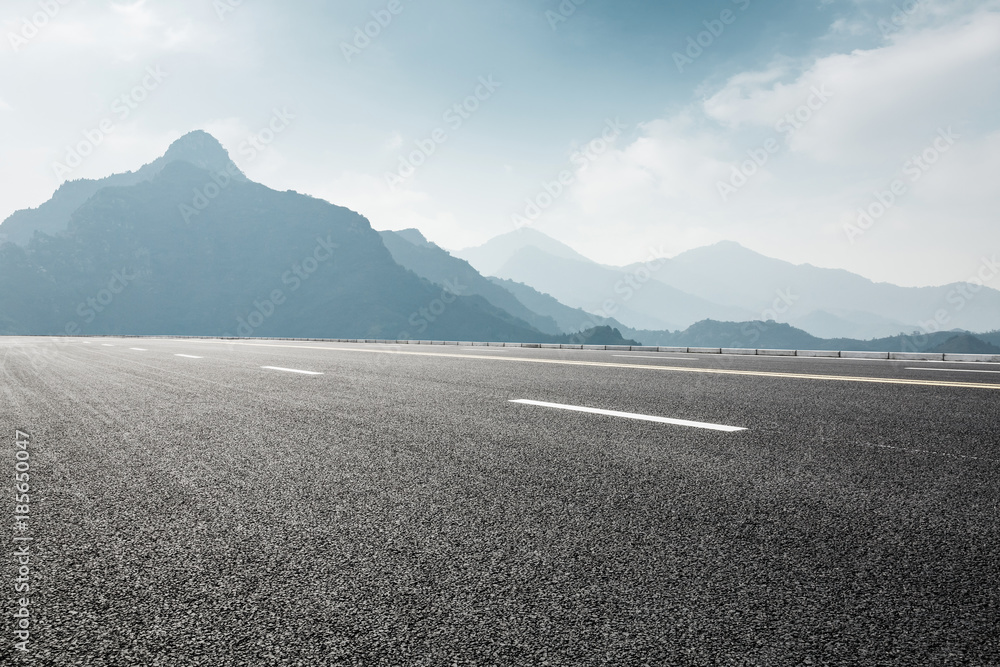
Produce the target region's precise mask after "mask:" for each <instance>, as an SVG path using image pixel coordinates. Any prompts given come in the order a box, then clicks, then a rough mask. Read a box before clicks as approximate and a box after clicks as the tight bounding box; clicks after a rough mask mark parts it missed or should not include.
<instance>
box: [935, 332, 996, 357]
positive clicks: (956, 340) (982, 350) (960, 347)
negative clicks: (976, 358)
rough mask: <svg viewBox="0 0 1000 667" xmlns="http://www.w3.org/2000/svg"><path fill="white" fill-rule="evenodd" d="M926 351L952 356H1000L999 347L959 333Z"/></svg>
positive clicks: (970, 335) (976, 337)
mask: <svg viewBox="0 0 1000 667" xmlns="http://www.w3.org/2000/svg"><path fill="white" fill-rule="evenodd" d="M928 351H929V352H950V353H952V354H1000V347H997V346H996V345H993V344H991V343H987V342H986V341H984V340H982V339H981V338H980V337H978V336H973V335H972V334H968V333H961V334H958V335H957V336H952V337H951V338H949V339H948V340H946V341H945V342H943V343H941V344H939V345H935V346H934V347H932V348H930V349H929V350H928Z"/></svg>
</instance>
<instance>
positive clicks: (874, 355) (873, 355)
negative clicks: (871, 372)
mask: <svg viewBox="0 0 1000 667" xmlns="http://www.w3.org/2000/svg"><path fill="white" fill-rule="evenodd" d="M840 358H841V359H888V358H889V353H888V352H856V351H851V350H848V351H844V352H841V353H840Z"/></svg>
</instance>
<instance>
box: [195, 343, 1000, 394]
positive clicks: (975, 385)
mask: <svg viewBox="0 0 1000 667" xmlns="http://www.w3.org/2000/svg"><path fill="white" fill-rule="evenodd" d="M199 342H207V343H215V344H218V345H243V346H250V347H283V348H293V349H300V350H329V351H332V352H366V353H369V354H399V355H407V356H412V357H452V358H458V359H478V360H489V361H520V362H526V363H532V364H557V365H562V366H597V367H601V368H641V369H644V370H654V371H671V372H676V373H704V374H709V375H749V376H754V377H773V378H792V379H796V380H832V381H837V382H869V383H875V384H901V385H917V386H921V387H959V388H962V389H994V390H1000V383H998V384H988V383H979V382H942V381H937V380H912V379H907V378H878V377H863V376H849V375H815V374H806V373H777V372H769V371H740V370H728V369H722V368H693V367H688V366H652V365H649V364H622V363H616V362H608V361H571V360H569V359H544V358H532V357H499V356H498V357H491V356H477V355H471V354H442V353H440V352H413V351H409V350H405V351H404V350H379V349H374V348H373V349H367V348H355V347H327V346H320V345H285V344H279V343H248V342H242V341H241V342H238V343H236V342H231V341H199Z"/></svg>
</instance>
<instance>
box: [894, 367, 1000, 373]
mask: <svg viewBox="0 0 1000 667" xmlns="http://www.w3.org/2000/svg"><path fill="white" fill-rule="evenodd" d="M906 370H908V371H937V372H939V373H1000V371H984V370H978V369H975V368H907V369H906Z"/></svg>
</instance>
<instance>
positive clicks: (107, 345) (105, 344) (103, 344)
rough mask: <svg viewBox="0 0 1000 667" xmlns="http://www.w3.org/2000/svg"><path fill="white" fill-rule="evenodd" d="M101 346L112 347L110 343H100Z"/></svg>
mask: <svg viewBox="0 0 1000 667" xmlns="http://www.w3.org/2000/svg"><path fill="white" fill-rule="evenodd" d="M101 346H102V347H114V345H112V344H111V343H101Z"/></svg>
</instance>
